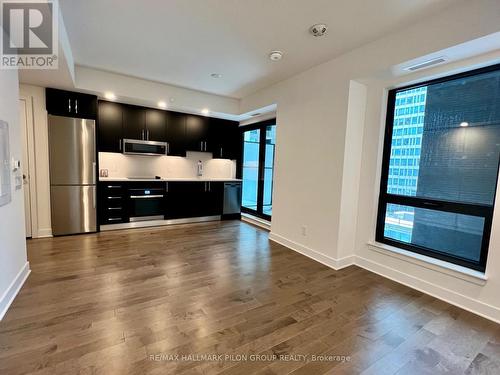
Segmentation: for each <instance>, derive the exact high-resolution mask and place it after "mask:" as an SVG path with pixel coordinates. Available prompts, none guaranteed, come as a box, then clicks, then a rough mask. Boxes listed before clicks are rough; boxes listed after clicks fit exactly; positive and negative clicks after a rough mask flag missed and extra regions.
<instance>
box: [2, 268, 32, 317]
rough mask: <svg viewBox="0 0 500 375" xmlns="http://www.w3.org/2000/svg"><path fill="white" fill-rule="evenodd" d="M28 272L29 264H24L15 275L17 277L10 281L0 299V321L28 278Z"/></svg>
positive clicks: (29, 271)
mask: <svg viewBox="0 0 500 375" xmlns="http://www.w3.org/2000/svg"><path fill="white" fill-rule="evenodd" d="M30 273H31V270H30V263H29V262H26V263H25V264H24V266H23V268H21V270H20V271H19V273H18V274H17V276H16V277H15V278H14V280H12V283H11V284H10V285H9V287H8V288H7V290H6V291H5V293H4V294H3V296H2V298H0V321H1V320H2V319H3V317H4V316H5V314H6V313H7V310H8V309H9V307H10V305H11V304H12V302H14V298H16V296H17V293H19V291H20V290H21V288H22V286H23V285H24V282H25V281H26V279H27V278H28V276H29V274H30Z"/></svg>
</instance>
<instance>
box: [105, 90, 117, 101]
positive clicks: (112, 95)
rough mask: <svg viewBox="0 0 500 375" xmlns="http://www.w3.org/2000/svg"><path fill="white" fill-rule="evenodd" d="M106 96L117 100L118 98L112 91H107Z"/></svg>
mask: <svg viewBox="0 0 500 375" xmlns="http://www.w3.org/2000/svg"><path fill="white" fill-rule="evenodd" d="M104 97H105V98H106V99H108V100H115V99H116V95H115V94H114V93H112V92H111V91H108V92H105V93H104Z"/></svg>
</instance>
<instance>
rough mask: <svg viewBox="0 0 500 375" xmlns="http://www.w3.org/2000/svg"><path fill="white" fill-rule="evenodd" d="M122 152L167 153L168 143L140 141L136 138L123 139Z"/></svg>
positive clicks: (131, 153)
mask: <svg viewBox="0 0 500 375" xmlns="http://www.w3.org/2000/svg"><path fill="white" fill-rule="evenodd" d="M123 153H124V154H129V155H153V156H157V155H168V143H167V142H156V141H142V140H138V139H124V140H123Z"/></svg>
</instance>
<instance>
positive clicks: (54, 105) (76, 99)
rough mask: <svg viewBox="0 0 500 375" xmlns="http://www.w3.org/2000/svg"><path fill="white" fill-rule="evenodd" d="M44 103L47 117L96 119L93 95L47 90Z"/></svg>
mask: <svg viewBox="0 0 500 375" xmlns="http://www.w3.org/2000/svg"><path fill="white" fill-rule="evenodd" d="M45 102H46V109H47V112H48V114H49V115H56V116H66V117H77V118H85V119H93V120H95V119H96V118H97V96H95V95H88V94H82V93H78V92H71V91H64V90H57V89H51V88H47V89H46V90H45Z"/></svg>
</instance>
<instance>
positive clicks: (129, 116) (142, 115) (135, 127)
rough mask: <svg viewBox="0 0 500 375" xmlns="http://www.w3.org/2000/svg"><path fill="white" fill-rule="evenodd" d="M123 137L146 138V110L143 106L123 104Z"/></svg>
mask: <svg viewBox="0 0 500 375" xmlns="http://www.w3.org/2000/svg"><path fill="white" fill-rule="evenodd" d="M122 108H123V109H122V110H123V138H125V139H141V140H146V139H147V138H146V110H145V109H144V108H143V107H137V106H132V105H122Z"/></svg>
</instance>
